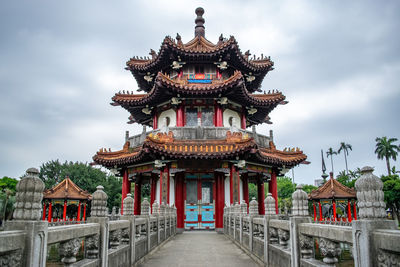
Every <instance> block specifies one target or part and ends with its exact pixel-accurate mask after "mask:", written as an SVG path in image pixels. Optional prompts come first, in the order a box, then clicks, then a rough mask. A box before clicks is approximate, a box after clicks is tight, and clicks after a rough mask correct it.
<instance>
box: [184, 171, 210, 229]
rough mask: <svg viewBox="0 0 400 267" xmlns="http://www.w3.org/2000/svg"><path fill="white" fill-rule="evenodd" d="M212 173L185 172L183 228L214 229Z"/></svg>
mask: <svg viewBox="0 0 400 267" xmlns="http://www.w3.org/2000/svg"><path fill="white" fill-rule="evenodd" d="M213 178H214V177H213V175H212V174H198V173H195V174H186V200H185V229H188V230H189V229H214V228H215V219H214V199H213V181H212V179H213Z"/></svg>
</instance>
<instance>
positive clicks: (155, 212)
mask: <svg viewBox="0 0 400 267" xmlns="http://www.w3.org/2000/svg"><path fill="white" fill-rule="evenodd" d="M152 207H153V215H154V216H158V215H160V205H158V202H157V200H155V201H154V203H153V206H152Z"/></svg>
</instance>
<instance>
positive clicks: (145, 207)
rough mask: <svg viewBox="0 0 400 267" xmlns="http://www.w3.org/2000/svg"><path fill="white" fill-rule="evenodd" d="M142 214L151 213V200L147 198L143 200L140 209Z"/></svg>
mask: <svg viewBox="0 0 400 267" xmlns="http://www.w3.org/2000/svg"><path fill="white" fill-rule="evenodd" d="M140 215H147V216H149V215H150V202H149V201H148V200H147V198H145V199H144V200H143V201H142V207H141V209H140Z"/></svg>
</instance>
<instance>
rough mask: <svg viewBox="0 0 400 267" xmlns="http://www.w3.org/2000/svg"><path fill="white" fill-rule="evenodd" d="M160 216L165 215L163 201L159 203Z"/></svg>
mask: <svg viewBox="0 0 400 267" xmlns="http://www.w3.org/2000/svg"><path fill="white" fill-rule="evenodd" d="M160 216H165V203H164V202H161V205H160Z"/></svg>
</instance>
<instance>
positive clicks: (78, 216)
mask: <svg viewBox="0 0 400 267" xmlns="http://www.w3.org/2000/svg"><path fill="white" fill-rule="evenodd" d="M81 205H82V203H81V201H80V200H79V206H78V215H77V216H76V220H77V221H78V222H79V221H80V220H81Z"/></svg>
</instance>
